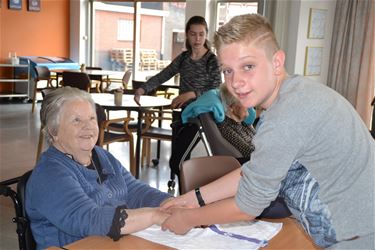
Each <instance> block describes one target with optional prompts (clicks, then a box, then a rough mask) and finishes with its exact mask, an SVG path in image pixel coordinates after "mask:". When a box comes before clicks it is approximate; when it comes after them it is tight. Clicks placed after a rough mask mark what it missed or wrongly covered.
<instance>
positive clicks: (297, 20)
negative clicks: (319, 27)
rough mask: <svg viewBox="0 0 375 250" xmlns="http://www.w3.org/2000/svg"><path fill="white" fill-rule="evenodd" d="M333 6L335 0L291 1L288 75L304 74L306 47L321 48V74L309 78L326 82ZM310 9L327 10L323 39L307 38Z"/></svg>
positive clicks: (333, 13) (287, 59) (333, 14)
mask: <svg viewBox="0 0 375 250" xmlns="http://www.w3.org/2000/svg"><path fill="white" fill-rule="evenodd" d="M335 6H336V1H335V0H331V1H325V0H315V1H306V0H301V1H291V3H290V13H291V15H289V29H288V35H289V38H288V48H287V51H288V54H287V58H286V68H287V70H288V71H289V73H290V74H293V73H295V74H301V75H303V74H304V66H305V56H306V47H307V46H312V47H322V48H323V56H322V64H321V74H320V75H319V76H309V77H310V78H313V79H315V80H318V81H320V82H323V83H326V82H327V76H328V63H329V56H330V48H331V39H332V29H333V21H334V17H335ZM310 8H316V9H325V10H327V15H326V25H325V33H324V38H323V39H309V38H307V33H308V26H309V25H308V22H309V15H310Z"/></svg>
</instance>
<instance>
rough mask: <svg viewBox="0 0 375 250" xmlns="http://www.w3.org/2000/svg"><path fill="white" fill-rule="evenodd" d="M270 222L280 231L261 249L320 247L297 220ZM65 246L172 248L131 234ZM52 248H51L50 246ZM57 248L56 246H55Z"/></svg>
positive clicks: (72, 249) (95, 238) (70, 249)
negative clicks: (116, 239) (114, 239)
mask: <svg viewBox="0 0 375 250" xmlns="http://www.w3.org/2000/svg"><path fill="white" fill-rule="evenodd" d="M267 221H270V222H282V223H283V227H282V229H281V231H280V232H279V233H278V234H277V235H276V236H275V237H273V238H272V240H270V242H269V244H268V246H267V247H265V248H262V249H320V248H318V247H317V246H315V245H314V244H313V243H312V241H311V239H310V238H309V237H308V236H307V234H306V233H305V232H304V231H303V229H302V228H301V227H300V226H299V224H298V222H297V221H296V220H294V219H292V218H284V219H272V220H271V219H268V220H267ZM65 248H67V249H69V250H74V249H92V250H95V249H108V250H112V249H173V248H170V247H167V246H164V245H160V244H157V243H153V242H151V241H148V240H145V239H143V238H139V237H136V236H133V235H127V236H123V237H122V238H120V240H119V241H113V240H112V239H110V238H108V237H104V236H90V237H87V238H85V239H82V240H79V241H76V242H73V243H71V244H69V245H67V246H65ZM50 249H53V248H50ZM55 249H57V248H55Z"/></svg>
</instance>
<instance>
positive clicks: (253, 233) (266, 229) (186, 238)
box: [134, 221, 282, 249]
mask: <svg viewBox="0 0 375 250" xmlns="http://www.w3.org/2000/svg"><path fill="white" fill-rule="evenodd" d="M217 228H218V229H219V231H220V232H221V234H219V233H217V232H215V231H214V230H212V229H211V228H209V227H207V228H194V229H192V230H190V232H188V233H187V234H186V235H183V236H181V235H175V234H174V233H171V232H169V231H162V230H161V229H160V227H159V226H152V227H150V228H148V229H145V230H143V231H140V232H137V233H135V234H134V235H136V236H138V237H141V238H144V239H147V240H149V241H153V242H156V243H159V244H163V245H166V246H169V247H173V248H177V249H259V248H260V247H262V246H265V245H267V242H268V241H269V240H270V239H272V237H274V236H275V235H276V234H277V233H278V232H280V230H281V228H282V223H272V222H266V221H252V222H240V223H232V224H224V225H217ZM223 232H224V233H223ZM233 234H234V235H233Z"/></svg>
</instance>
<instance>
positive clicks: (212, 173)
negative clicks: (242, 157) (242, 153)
mask: <svg viewBox="0 0 375 250" xmlns="http://www.w3.org/2000/svg"><path fill="white" fill-rule="evenodd" d="M240 167H241V165H240V163H239V162H238V161H237V160H236V159H235V158H233V157H231V156H223V155H215V156H204V157H197V158H192V159H190V160H187V161H184V162H183V163H182V165H181V173H180V181H179V185H180V193H181V194H184V193H186V192H188V191H190V190H193V189H195V188H197V187H200V186H204V185H206V184H208V183H210V182H212V181H214V180H216V179H218V178H220V177H222V176H224V175H225V174H227V173H229V172H231V171H233V170H235V169H237V168H240Z"/></svg>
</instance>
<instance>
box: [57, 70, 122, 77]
mask: <svg viewBox="0 0 375 250" xmlns="http://www.w3.org/2000/svg"><path fill="white" fill-rule="evenodd" d="M50 71H51V72H53V73H58V74H62V73H63V72H64V71H70V72H85V73H87V74H88V75H101V76H107V75H124V72H122V71H114V70H101V69H86V70H84V71H81V70H80V69H51V70H50Z"/></svg>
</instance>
